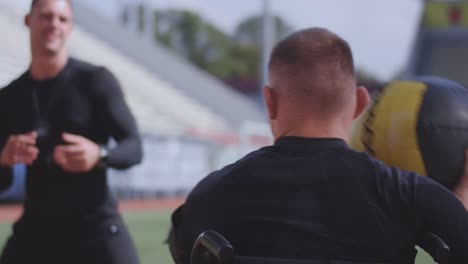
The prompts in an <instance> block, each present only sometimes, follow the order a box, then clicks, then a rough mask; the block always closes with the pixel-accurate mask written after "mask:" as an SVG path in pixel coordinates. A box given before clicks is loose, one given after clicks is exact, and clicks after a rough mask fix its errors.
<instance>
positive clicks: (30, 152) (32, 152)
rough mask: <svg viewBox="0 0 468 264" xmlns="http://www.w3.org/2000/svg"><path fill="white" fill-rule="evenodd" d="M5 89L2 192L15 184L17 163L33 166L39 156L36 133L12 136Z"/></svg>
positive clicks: (0, 131)
mask: <svg viewBox="0 0 468 264" xmlns="http://www.w3.org/2000/svg"><path fill="white" fill-rule="evenodd" d="M5 89H7V88H3V90H1V91H0V123H1V124H2V125H1V126H0V192H1V191H5V190H6V189H8V188H9V187H10V185H11V184H12V182H13V166H14V165H15V164H16V163H24V164H26V165H31V164H32V163H33V162H34V160H36V158H37V155H38V154H39V150H38V148H37V147H36V146H35V145H36V137H37V134H36V132H29V133H25V134H21V135H11V134H10V131H9V128H10V127H9V125H8V120H7V115H8V113H7V111H8V109H9V103H10V102H8V101H7V100H6V99H5V96H6V94H5V91H6V90H5Z"/></svg>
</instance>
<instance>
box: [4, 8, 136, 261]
mask: <svg viewBox="0 0 468 264" xmlns="http://www.w3.org/2000/svg"><path fill="white" fill-rule="evenodd" d="M72 13H73V12H72V6H71V2H70V1H69V0H33V1H32V5H31V11H30V13H29V14H28V15H27V16H26V18H25V23H26V25H27V27H28V28H29V31H30V38H31V55H32V60H31V64H30V67H29V69H28V70H27V71H26V72H25V73H24V74H23V75H21V76H20V77H19V78H18V79H16V80H14V81H13V82H12V83H11V84H10V85H8V86H7V87H5V88H4V89H1V90H0V123H1V125H0V150H1V155H0V188H6V187H7V186H8V185H9V183H10V182H11V178H12V166H13V165H14V164H15V163H25V164H27V165H28V167H27V178H26V194H27V199H26V201H25V203H24V213H23V215H22V216H21V218H20V219H19V220H18V221H17V222H16V223H15V224H14V227H13V235H12V236H11V237H10V239H9V240H8V242H7V244H6V246H5V248H4V250H3V253H2V255H1V257H0V263H1V264H19V263H51V264H53V263H101V264H106V263H109V264H117V263H125V264H135V263H138V257H137V254H136V250H135V247H134V245H133V242H132V240H131V238H130V236H129V234H128V232H127V230H126V227H125V225H124V223H123V221H122V219H121V217H120V215H119V213H118V210H117V205H116V201H115V199H114V198H113V197H112V196H111V194H110V192H109V189H108V186H107V178H106V177H107V176H106V169H107V167H113V168H117V169H125V168H128V167H130V166H132V165H135V164H137V163H139V162H140V161H141V159H142V147H141V139H140V136H139V133H138V130H137V126H136V123H135V119H134V117H133V116H132V114H131V113H130V110H129V108H128V106H127V104H126V103H125V101H124V98H123V94H122V91H121V89H120V86H119V84H118V82H117V81H116V79H115V77H114V76H113V75H112V74H111V73H110V72H109V71H108V70H106V69H105V68H102V67H96V66H93V65H90V64H88V63H85V62H82V61H79V60H76V59H73V58H70V57H69V55H68V49H67V47H66V43H67V40H68V38H69V36H70V34H71V32H72V28H73V21H72ZM110 138H113V139H115V141H116V142H117V144H116V147H115V148H113V149H107V147H106V146H107V143H108V141H109V139H110Z"/></svg>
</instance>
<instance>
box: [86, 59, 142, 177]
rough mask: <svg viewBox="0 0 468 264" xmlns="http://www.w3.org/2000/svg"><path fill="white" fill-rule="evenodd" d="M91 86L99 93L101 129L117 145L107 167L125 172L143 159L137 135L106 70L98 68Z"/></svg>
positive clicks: (114, 84)
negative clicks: (108, 134) (103, 128)
mask: <svg viewBox="0 0 468 264" xmlns="http://www.w3.org/2000/svg"><path fill="white" fill-rule="evenodd" d="M91 85H92V86H94V87H92V88H95V89H97V90H98V94H99V97H100V98H98V102H99V103H100V104H99V108H98V109H99V111H102V113H101V114H102V116H103V117H104V120H105V122H106V123H105V124H104V125H105V126H106V129H107V130H108V131H109V132H110V134H111V136H112V137H113V138H114V139H115V140H116V142H117V146H116V147H115V148H113V149H111V150H109V153H108V158H107V165H108V166H110V167H113V168H116V169H126V168H129V167H131V166H132V165H135V164H138V163H140V162H141V160H142V157H143V151H142V143H141V138H140V134H139V132H138V128H137V125H136V121H135V118H134V117H133V115H132V113H131V112H130V109H129V108H128V106H127V103H126V102H125V99H124V95H123V93H122V90H121V88H120V85H119V83H118V81H117V80H116V78H115V77H114V76H113V75H112V73H110V72H109V71H108V70H106V69H105V68H100V69H99V70H98V71H97V72H96V73H95V75H94V78H93V81H92V84H91Z"/></svg>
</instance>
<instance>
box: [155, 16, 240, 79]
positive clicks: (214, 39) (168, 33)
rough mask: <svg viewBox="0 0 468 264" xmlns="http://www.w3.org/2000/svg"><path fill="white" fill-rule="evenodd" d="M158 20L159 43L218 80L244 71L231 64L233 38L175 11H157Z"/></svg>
mask: <svg viewBox="0 0 468 264" xmlns="http://www.w3.org/2000/svg"><path fill="white" fill-rule="evenodd" d="M155 16H156V19H155V23H156V39H157V40H158V41H159V42H160V43H162V44H163V45H165V46H167V47H169V48H171V49H173V50H174V51H176V52H177V53H178V54H180V55H181V56H183V57H185V58H187V59H188V60H190V61H191V62H192V63H193V64H195V65H197V66H199V67H200V68H202V69H204V70H206V71H208V72H209V73H211V74H213V75H215V76H217V77H218V78H221V79H223V78H226V77H228V76H230V75H231V74H232V72H236V71H241V69H236V64H235V63H234V62H232V61H231V57H230V49H231V42H230V38H229V36H227V35H226V34H225V33H223V32H222V31H221V30H219V29H218V28H216V26H214V25H212V24H210V23H208V22H206V21H204V20H203V19H202V18H201V17H200V16H199V15H198V14H196V13H194V12H192V11H188V10H174V9H171V10H165V11H156V12H155Z"/></svg>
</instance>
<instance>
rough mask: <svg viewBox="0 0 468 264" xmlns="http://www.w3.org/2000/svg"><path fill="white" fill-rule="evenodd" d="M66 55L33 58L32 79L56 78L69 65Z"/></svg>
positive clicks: (31, 66)
mask: <svg viewBox="0 0 468 264" xmlns="http://www.w3.org/2000/svg"><path fill="white" fill-rule="evenodd" d="M67 61H68V56H67V55H66V54H63V55H60V56H54V57H44V56H42V57H39V56H36V57H34V56H33V59H32V61H31V65H30V74H31V77H32V78H33V79H35V80H47V79H51V78H54V77H56V76H57V75H58V74H59V73H60V72H62V70H63V69H64V68H65V65H66V64H67Z"/></svg>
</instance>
